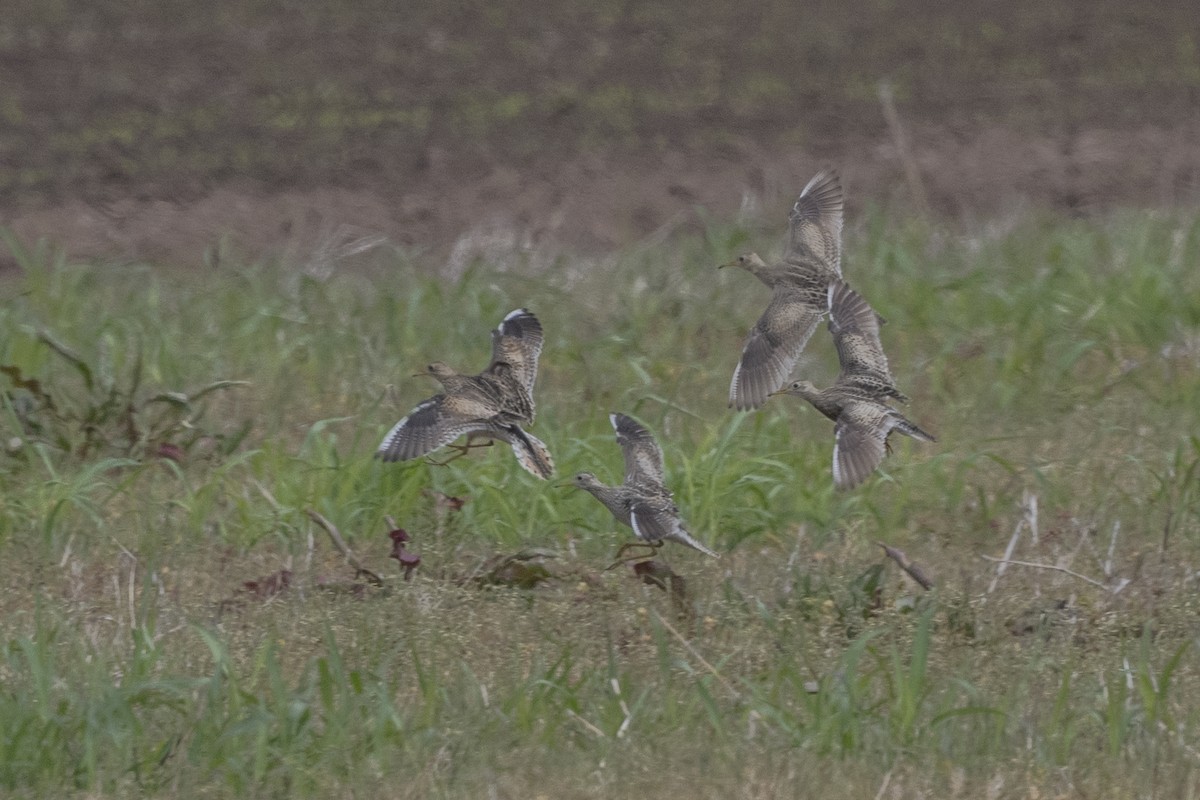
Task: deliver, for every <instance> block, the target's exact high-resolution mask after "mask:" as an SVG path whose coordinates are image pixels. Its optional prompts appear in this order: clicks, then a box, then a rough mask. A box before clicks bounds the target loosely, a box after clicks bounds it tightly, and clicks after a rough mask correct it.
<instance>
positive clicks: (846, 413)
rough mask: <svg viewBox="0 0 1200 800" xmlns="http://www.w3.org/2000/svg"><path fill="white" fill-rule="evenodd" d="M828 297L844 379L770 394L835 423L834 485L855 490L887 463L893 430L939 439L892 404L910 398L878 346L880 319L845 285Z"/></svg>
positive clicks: (794, 385)
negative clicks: (793, 399)
mask: <svg viewBox="0 0 1200 800" xmlns="http://www.w3.org/2000/svg"><path fill="white" fill-rule="evenodd" d="M828 298H829V331H830V333H832V334H833V339H834V343H835V345H836V346H837V351H838V361H839V362H840V363H841V368H842V369H841V374H840V375H838V378H837V380H836V381H834V384H833V386H830V387H829V388H827V389H818V388H817V387H815V386H813V385H812V384H811V383H809V382H808V381H794V382H792V383H790V384H788V386H786V387H785V388H783V389H780V390H778V391H775V392H772V393H771V394H773V395H775V394H791V395H796V396H797V397H803V398H804V399H805V400H807V401H808V402H809V403H811V404H812V405H813V407H814V408H816V409H817V410H818V411H820V412H821V413H822V414H824V415H825V416H827V417H829V418H830V419H831V420H833V421H834V423H835V424H834V446H833V480H834V484H835V485H836V486H837V487H838V488H839V489H853V488H854V487H855V486H858V485H859V484H860V483H862V482H863V481H865V480H866V479H867V478H868V477H869V476H870V475H871V473H872V472H874V471H875V469H876V468H877V467H878V466H879V464H880V463H881V462H882V461H883V457H884V455H885V454H886V453H887V452H888V451H889V446H888V443H887V440H888V435H889V434H891V432H892V431H894V430H895V431H899V432H900V433H903V434H904V435H906V436H911V437H913V438H914V439H920V440H921V441H926V442H934V441H937V440H936V439H935V438H934V437H933V436H932V435H931V434H929V433H926V432H925V431H923V430H921V429H920V428H919V427H917V425H916V424H914V423H913V422H911V421H910V420H908V419H907V418H905V417H904V415H903V414H901V413H900V412H899V411H896V410H895V409H894V408H892V407H891V406H890V405H888V400H889V399H893V398H894V399H897V400H904V399H907V398H905V397H904V395H903V394H902V393H901V392H900V390H899V389H897V388H896V384H895V380H894V379H893V378H892V374H891V371H890V370H889V368H888V361H887V356H885V355H884V353H883V347H882V346H881V345H880V342H879V317H878V315H877V314H875V312H874V310H872V308H871V307H870V305H868V304H867V301H866V300H864V299H863V298H862V296H861V295H859V294H858V292H856V291H854V290H853V289H851V288H850V287H849V286H847V285H846V284H845V283H844V282H842V281H835V282H834V283H833V284H832V285H831V286H830V287H829V289H828Z"/></svg>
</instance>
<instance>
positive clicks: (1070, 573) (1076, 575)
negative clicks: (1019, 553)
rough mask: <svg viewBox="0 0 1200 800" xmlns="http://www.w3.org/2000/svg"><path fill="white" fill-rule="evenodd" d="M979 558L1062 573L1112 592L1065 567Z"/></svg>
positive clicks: (1110, 590) (1091, 579) (1098, 582)
mask: <svg viewBox="0 0 1200 800" xmlns="http://www.w3.org/2000/svg"><path fill="white" fill-rule="evenodd" d="M980 558H982V559H983V560H984V561H991V562H993V563H996V564H1014V565H1016V566H1018V567H1033V568H1034V569H1049V570H1054V571H1055V572H1062V573H1064V574H1066V575H1070V576H1071V577H1073V578H1079V580H1081V581H1087V582H1088V583H1090V584H1092V585H1093V586H1099V587H1100V588H1101V589H1103V590H1105V591H1106V592H1112V591H1113V590H1112V589H1110V588H1109V587H1108V585H1107V584H1104V583H1101V582H1100V581H1098V580H1096V579H1095V578H1089V577H1088V576H1087V575H1081V574H1079V573H1078V572H1076V571H1075V570H1073V569H1067V568H1066V567H1060V566H1058V565H1057V564H1038V563H1036V562H1034V561H1014V560H1012V559H1009V558H993V557H991V556H980ZM989 591H991V590H990V589H989Z"/></svg>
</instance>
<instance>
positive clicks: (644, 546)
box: [604, 540, 663, 572]
mask: <svg viewBox="0 0 1200 800" xmlns="http://www.w3.org/2000/svg"><path fill="white" fill-rule="evenodd" d="M662 546H663V543H662V541H661V540H660V541H657V542H626V543H625V544H623V545H621V547H620V549H618V550H617V559H616V561H614V562H613V563H611V564H609V565H608V566H607V567H605V568H604V571H605V572H608V571H609V570H610V569H616V568H617V567H619V566H620V565H621V564H627V563H629V562H630V561H645V560H646V559H650V558H654V555H655V554H656V553H657V552H658V548H660V547H662ZM627 550H649V551H650V552H648V553H639V554H637V555H632V556H626V555H624V554H625V552H626V551H627Z"/></svg>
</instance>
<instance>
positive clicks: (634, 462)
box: [572, 414, 720, 558]
mask: <svg viewBox="0 0 1200 800" xmlns="http://www.w3.org/2000/svg"><path fill="white" fill-rule="evenodd" d="M609 420H610V421H611V422H612V426H613V430H614V431H615V432H616V435H617V444H619V445H621V453H622V455H623V456H624V458H625V482H624V483H622V484H621V485H620V486H606V485H605V484H603V483H601V482H600V481H599V480H598V479H597V478H596V476H595V475H593V474H592V473H590V472H581V473H580V474H578V475H576V476H575V477H574V478H573V479H572V483H573V484H574V485H575V486H577V487H579V488H580V489H584V490H586V491H588V492H590V493H591V494H592V496H593V497H595V498H596V499H597V500H599V501H600V502H601V503H602V504H603V505H604V507H605V508H607V509H608V510H609V511H610V512H611V513H612V515H613V516H614V517H616V519H617V521H618V522H621V523H623V524H625V525H628V526H630V527H631V528H633V532H634V533H635V534H636V535H637V537H638V539H639V540H641V541H642V542H644V543H646V544H648V545H652V546H655V547H657V546H659V545H661V544H662V543H663V542H664V541H666V540H668V539H669V540H671V541H674V542H679V543H680V544H684V545H687V546H688V547H691V548H692V549H694V550H699V551H700V552H701V553H704V554H705V555H708V556H712V557H713V558H720V556H719V555H718V554H717V553H716V552H714V551H713V550H711V549H710V548H708V547H706V546H705V545H703V544H701V543H700V542H699V541H697V540H696V539H695V538H694V537H693V536H692V535H691V534H690V533H688V531H687V530H686V529H685V528H684V527H683V521H682V520H681V519H680V518H679V508H678V507H677V506H676V505H675V501H674V499H673V498H672V495H671V491H670V490H669V489H667V487H666V486H665V485H664V484H663V478H664V475H663V455H662V449H661V448H660V447H659V446H658V443H657V442H656V441H654V436H653V435H652V434H651V433H650V431H649V430H647V428H646V427H645V426H644V425H642V424H641V423H640V422H638V421H637V420H635V419H633V418H632V417H629V416H626V415H625V414H610V415H609Z"/></svg>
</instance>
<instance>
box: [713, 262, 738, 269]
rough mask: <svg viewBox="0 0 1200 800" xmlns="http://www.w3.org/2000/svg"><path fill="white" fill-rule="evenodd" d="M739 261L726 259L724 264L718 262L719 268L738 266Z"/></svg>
mask: <svg viewBox="0 0 1200 800" xmlns="http://www.w3.org/2000/svg"><path fill="white" fill-rule="evenodd" d="M737 263H738V262H737V261H726V262H725V263H724V264H717V269H725V268H726V267H736V266H737Z"/></svg>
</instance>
